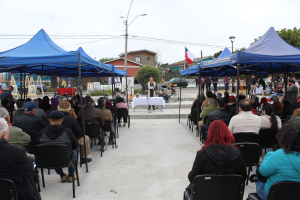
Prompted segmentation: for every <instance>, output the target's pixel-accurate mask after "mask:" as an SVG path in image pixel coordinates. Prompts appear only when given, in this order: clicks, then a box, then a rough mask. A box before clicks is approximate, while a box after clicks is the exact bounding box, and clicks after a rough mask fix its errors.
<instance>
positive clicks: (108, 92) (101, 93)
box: [90, 90, 112, 96]
mask: <svg viewBox="0 0 300 200" xmlns="http://www.w3.org/2000/svg"><path fill="white" fill-rule="evenodd" d="M90 94H91V96H104V94H108V95H112V91H111V90H103V91H93V92H91V93H90Z"/></svg>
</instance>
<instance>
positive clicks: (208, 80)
mask: <svg viewBox="0 0 300 200" xmlns="http://www.w3.org/2000/svg"><path fill="white" fill-rule="evenodd" d="M205 85H206V92H207V91H210V85H211V78H210V77H205Z"/></svg>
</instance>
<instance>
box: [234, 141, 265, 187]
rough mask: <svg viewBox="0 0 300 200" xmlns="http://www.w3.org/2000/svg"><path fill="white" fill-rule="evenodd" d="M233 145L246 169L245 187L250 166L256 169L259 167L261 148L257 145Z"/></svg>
mask: <svg viewBox="0 0 300 200" xmlns="http://www.w3.org/2000/svg"><path fill="white" fill-rule="evenodd" d="M235 145H236V146H238V147H239V149H240V151H241V154H242V156H243V159H244V162H245V165H246V167H248V173H247V181H246V185H248V180H249V176H250V170H251V168H252V166H257V167H258V165H259V158H260V152H261V148H260V146H259V144H257V143H236V144H235Z"/></svg>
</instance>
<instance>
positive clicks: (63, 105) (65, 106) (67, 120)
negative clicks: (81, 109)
mask: <svg viewBox="0 0 300 200" xmlns="http://www.w3.org/2000/svg"><path fill="white" fill-rule="evenodd" d="M58 110H59V111H61V112H62V113H63V114H64V115H65V116H64V120H63V122H62V123H61V124H62V125H64V126H65V127H66V128H69V129H70V130H71V131H72V132H73V133H74V134H75V136H76V138H77V139H78V143H79V144H80V145H81V153H80V155H81V162H82V163H85V162H86V161H87V162H91V161H92V159H91V158H87V159H85V152H84V140H83V131H82V129H81V127H80V125H79V123H78V122H77V120H76V119H75V118H74V117H73V116H71V115H69V111H70V110H71V105H70V103H69V102H68V101H67V100H62V101H60V102H59V104H58ZM89 144H90V138H89V136H87V135H86V136H85V148H86V155H89V154H90V153H91V149H90V145H89Z"/></svg>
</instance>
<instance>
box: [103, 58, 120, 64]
mask: <svg viewBox="0 0 300 200" xmlns="http://www.w3.org/2000/svg"><path fill="white" fill-rule="evenodd" d="M114 59H117V58H113V57H109V58H108V57H106V58H101V59H100V60H99V62H102V63H103V62H107V61H110V60H114Z"/></svg>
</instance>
